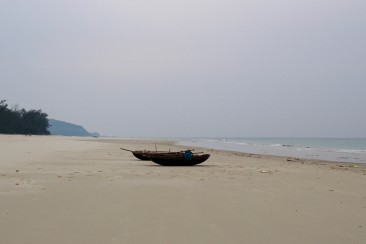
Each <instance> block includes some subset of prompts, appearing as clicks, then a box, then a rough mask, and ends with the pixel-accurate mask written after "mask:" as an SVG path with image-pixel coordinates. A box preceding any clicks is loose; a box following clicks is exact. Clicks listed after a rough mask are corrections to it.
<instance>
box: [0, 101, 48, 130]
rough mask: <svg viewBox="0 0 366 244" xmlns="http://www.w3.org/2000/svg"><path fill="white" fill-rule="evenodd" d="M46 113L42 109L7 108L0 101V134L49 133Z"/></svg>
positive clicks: (4, 103)
mask: <svg viewBox="0 0 366 244" xmlns="http://www.w3.org/2000/svg"><path fill="white" fill-rule="evenodd" d="M47 116H48V115H47V114H46V113H43V112H42V110H34V109H32V110H29V111H27V110H25V109H17V108H15V109H9V108H8V104H6V100H1V101H0V134H24V135H49V134H50V132H49V131H48V130H47V128H48V127H49V124H48V119H47Z"/></svg>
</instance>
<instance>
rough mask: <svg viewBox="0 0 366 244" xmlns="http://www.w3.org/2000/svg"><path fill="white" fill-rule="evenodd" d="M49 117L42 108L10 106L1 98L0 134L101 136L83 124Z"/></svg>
mask: <svg viewBox="0 0 366 244" xmlns="http://www.w3.org/2000/svg"><path fill="white" fill-rule="evenodd" d="M47 117H48V114H47V113H44V112H43V111H42V110H40V109H39V110H34V109H31V110H28V111H27V110H25V109H24V108H22V109H19V108H18V106H14V107H13V108H9V105H8V104H7V103H6V100H0V134H20V135H62V136H93V137H99V136H100V135H99V133H97V132H93V133H90V132H88V131H87V130H86V129H84V127H82V126H81V125H76V124H72V123H68V122H65V121H60V120H55V119H48V118H47Z"/></svg>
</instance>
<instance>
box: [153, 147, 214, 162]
mask: <svg viewBox="0 0 366 244" xmlns="http://www.w3.org/2000/svg"><path fill="white" fill-rule="evenodd" d="M209 157H210V154H204V153H198V154H193V153H192V152H191V151H190V150H187V151H183V152H176V153H174V154H173V153H170V154H155V155H151V156H150V160H151V161H153V162H154V163H157V164H160V165H163V166H193V165H197V164H200V163H203V162H204V161H206V160H207V159H208V158H209Z"/></svg>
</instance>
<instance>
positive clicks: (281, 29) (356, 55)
mask: <svg viewBox="0 0 366 244" xmlns="http://www.w3.org/2000/svg"><path fill="white" fill-rule="evenodd" d="M365 12H366V1H364V0H359V1H358V0H343V1H340V0H317V1H315V0H299V1H293V0H277V1H273V0H272V1H270V0H248V1H245V0H242V1H239V0H225V1H224V0H194V1H193V0H184V1H176V0H169V1H168V0H156V1H147V0H128V1H123V0H103V1H101V0H100V1H99V0H80V1H75V0H72V1H71V0H63V1H52V0H32V1H27V0H2V1H1V2H0V35H1V38H0V99H7V101H8V103H9V104H19V106H20V107H25V108H27V109H29V108H36V109H38V108H41V109H42V110H43V111H45V112H47V113H48V114H49V117H51V118H55V119H59V120H65V121H68V122H72V123H76V124H81V125H84V127H85V128H86V129H88V130H89V131H98V132H100V133H102V134H104V135H114V136H142V137H159V136H161V137H169V136H171V137H179V136H187V137H191V136H197V137H202V136H269V137H272V136H283V137H288V136H295V137H296V136H308V137H314V136H316V137H354V136H357V137H359V136H363V137H366V112H365V107H366V96H365V94H366V79H365V78H366V44H365V43H366V17H365Z"/></svg>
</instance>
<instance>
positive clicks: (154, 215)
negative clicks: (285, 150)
mask: <svg viewBox="0 0 366 244" xmlns="http://www.w3.org/2000/svg"><path fill="white" fill-rule="evenodd" d="M155 145H156V146H157V147H158V149H159V150H168V149H171V150H181V149H183V148H182V147H177V146H174V145H173V141H149V140H113V139H103V138H102V139H97V138H77V137H53V136H48V137H47V136H30V137H29V136H8V135H0V156H1V157H0V170H1V172H0V243H2V244H12V243H30V244H33V243H37V244H39V243H60V244H61V243H62V244H64V243H92V244H93V243H279V244H280V243H281V244H283V243H333V244H334V243H342V244H344V243H360V244H361V243H364V242H365V240H366V169H365V165H357V164H349V163H348V164H346V163H342V162H337V163H335V162H325V161H314V160H297V159H288V158H286V157H271V156H263V155H253V154H245V153H234V152H225V151H217V150H207V149H205V150H204V151H205V152H207V153H210V154H211V157H210V159H209V160H208V161H206V162H205V163H203V164H202V165H198V166H194V167H162V166H159V165H156V164H154V163H152V162H148V161H140V160H138V159H136V158H134V157H133V155H132V154H131V153H129V152H126V151H122V150H120V149H119V148H120V147H124V148H130V149H135V150H137V149H150V150H153V149H154V148H155ZM184 149H185V148H184ZM196 150H202V149H196ZM288 160H290V161H288Z"/></svg>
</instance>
